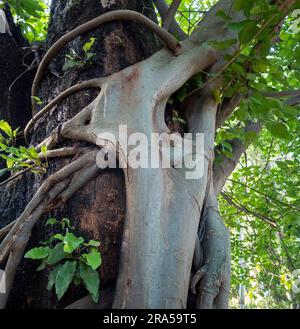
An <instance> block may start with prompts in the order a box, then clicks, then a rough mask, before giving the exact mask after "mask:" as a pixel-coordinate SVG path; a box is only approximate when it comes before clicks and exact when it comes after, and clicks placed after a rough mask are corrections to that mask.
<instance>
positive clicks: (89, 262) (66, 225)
mask: <svg viewBox="0 0 300 329" xmlns="http://www.w3.org/2000/svg"><path fill="white" fill-rule="evenodd" d="M46 226H53V227H56V228H57V229H58V232H56V233H54V234H53V235H52V236H51V237H50V238H49V239H48V240H47V241H42V242H40V245H41V246H39V247H36V248H33V249H31V250H29V251H28V252H27V253H26V254H25V256H24V257H25V258H29V259H34V260H40V261H42V262H41V264H40V265H39V267H38V268H37V271H41V270H44V269H46V268H48V269H50V273H49V277H48V286H47V289H48V290H52V289H53V288H55V293H56V295H57V298H58V299H61V298H62V297H63V296H64V294H65V293H66V291H67V290H68V288H69V287H70V284H71V283H72V282H73V283H74V284H75V285H77V286H78V285H80V284H83V285H84V286H85V288H86V289H87V291H88V292H89V294H90V296H91V297H92V299H93V301H94V302H95V303H97V302H98V299H99V286H100V277H99V272H98V269H99V267H100V266H101V263H102V259H101V254H100V252H99V250H98V248H99V246H100V242H99V241H96V240H89V241H88V242H85V240H84V238H83V237H77V236H76V235H75V234H74V232H72V231H74V227H72V225H71V221H70V220H69V219H68V218H63V219H62V220H61V221H58V220H57V219H56V218H49V219H48V220H47V221H46Z"/></svg>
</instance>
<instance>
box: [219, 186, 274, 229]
mask: <svg viewBox="0 0 300 329" xmlns="http://www.w3.org/2000/svg"><path fill="white" fill-rule="evenodd" d="M220 194H221V195H222V197H223V198H224V199H225V200H226V201H227V202H228V203H229V204H230V205H231V206H233V207H235V208H236V209H238V210H239V211H241V212H244V213H247V214H250V215H252V216H254V217H257V218H259V219H261V220H263V221H264V222H265V223H267V224H269V225H271V226H272V227H274V228H275V227H277V224H276V222H275V221H274V220H273V219H271V218H269V217H267V216H265V215H262V214H259V213H257V212H255V211H252V210H250V209H248V208H247V207H245V206H243V205H241V204H239V203H237V202H235V201H234V200H233V199H232V198H231V197H230V196H229V195H228V194H227V193H224V192H221V193H220Z"/></svg>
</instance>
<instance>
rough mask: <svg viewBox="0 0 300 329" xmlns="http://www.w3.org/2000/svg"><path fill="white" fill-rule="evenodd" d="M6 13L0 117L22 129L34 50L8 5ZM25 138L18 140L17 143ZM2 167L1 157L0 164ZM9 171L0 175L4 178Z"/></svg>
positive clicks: (0, 39) (0, 40) (0, 48)
mask: <svg viewBox="0 0 300 329" xmlns="http://www.w3.org/2000/svg"><path fill="white" fill-rule="evenodd" d="M5 12H6V16H7V20H8V23H9V28H10V32H11V33H0V72H1V78H0V120H5V121H7V122H9V124H10V125H11V126H12V127H13V128H14V129H16V128H18V127H19V128H20V129H23V128H24V127H25V126H26V123H27V122H28V120H29V119H30V113H31V110H30V107H31V106H30V90H31V84H32V81H33V77H34V73H35V72H34V68H32V69H30V70H29V69H28V66H30V64H31V62H32V61H33V58H34V56H33V52H32V51H31V50H30V49H28V48H26V46H28V45H27V44H26V41H25V40H24V39H23V37H22V35H21V33H20V31H19V30H18V28H17V27H16V26H15V25H14V23H13V21H12V17H11V15H10V11H9V8H8V6H6V10H5ZM22 143H24V141H23V140H22V139H21V140H18V144H22ZM3 167H5V163H4V161H2V160H0V168H3ZM7 177H8V174H5V175H3V176H1V177H0V181H2V180H4V179H6V178H7Z"/></svg>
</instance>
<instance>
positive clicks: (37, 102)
mask: <svg viewBox="0 0 300 329" xmlns="http://www.w3.org/2000/svg"><path fill="white" fill-rule="evenodd" d="M31 98H32V99H33V100H34V101H35V102H36V104H37V105H42V104H43V101H42V100H41V99H40V98H39V97H37V96H31Z"/></svg>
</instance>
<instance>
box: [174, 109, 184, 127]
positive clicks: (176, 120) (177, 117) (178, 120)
mask: <svg viewBox="0 0 300 329" xmlns="http://www.w3.org/2000/svg"><path fill="white" fill-rule="evenodd" d="M172 120H173V122H179V123H183V124H186V122H185V121H184V119H182V118H180V117H179V114H178V112H177V111H175V110H173V116H172Z"/></svg>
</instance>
